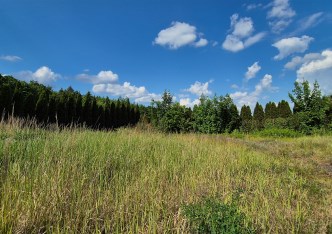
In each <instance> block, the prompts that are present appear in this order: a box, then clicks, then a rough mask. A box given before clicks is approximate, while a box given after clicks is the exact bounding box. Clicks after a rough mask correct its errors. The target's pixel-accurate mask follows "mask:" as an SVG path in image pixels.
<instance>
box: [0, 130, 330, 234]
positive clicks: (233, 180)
mask: <svg viewBox="0 0 332 234" xmlns="http://www.w3.org/2000/svg"><path fill="white" fill-rule="evenodd" d="M0 163H1V168H0V170H1V171H0V233H38V232H48V233H49V232H52V233H53V232H54V233H101V232H104V233H111V232H112V233H188V232H189V225H188V221H187V220H186V218H185V217H184V215H183V212H182V210H183V206H184V205H185V204H190V203H195V202H199V201H201V200H202V199H204V198H215V199H218V200H220V201H221V202H223V203H225V204H228V203H230V202H236V203H237V206H238V209H239V210H240V211H241V212H243V213H244V214H245V217H246V223H247V224H248V225H249V224H251V225H252V226H253V227H254V228H255V229H256V232H257V233H326V232H328V229H331V224H332V223H331V222H332V220H331V217H332V137H327V136H326V137H321V136H315V137H314V136H311V137H301V138H295V139H285V138H283V139H274V138H259V137H249V136H247V137H245V138H244V139H236V138H231V137H226V136H207V135H165V134H159V133H154V132H141V131H138V130H135V129H120V130H119V131H116V132H95V131H90V130H84V129H76V130H75V129H74V130H70V129H68V130H63V131H59V130H52V131H51V130H42V129H38V128H32V127H31V128H20V127H19V126H18V124H0ZM329 226H330V227H329Z"/></svg>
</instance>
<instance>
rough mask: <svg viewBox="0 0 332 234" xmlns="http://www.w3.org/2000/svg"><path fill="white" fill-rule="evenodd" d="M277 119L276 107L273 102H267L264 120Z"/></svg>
mask: <svg viewBox="0 0 332 234" xmlns="http://www.w3.org/2000/svg"><path fill="white" fill-rule="evenodd" d="M277 117H278V110H277V106H276V104H275V103H274V102H268V103H266V105H265V119H275V118H277Z"/></svg>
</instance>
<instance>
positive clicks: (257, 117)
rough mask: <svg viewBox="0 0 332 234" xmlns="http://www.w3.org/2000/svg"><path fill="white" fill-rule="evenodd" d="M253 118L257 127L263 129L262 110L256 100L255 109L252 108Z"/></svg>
mask: <svg viewBox="0 0 332 234" xmlns="http://www.w3.org/2000/svg"><path fill="white" fill-rule="evenodd" d="M253 119H254V121H255V125H256V128H257V129H259V130H260V129H263V128H264V110H263V107H262V105H261V104H259V103H258V102H257V103H256V106H255V109H254V115H253Z"/></svg>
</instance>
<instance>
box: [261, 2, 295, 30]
mask: <svg viewBox="0 0 332 234" xmlns="http://www.w3.org/2000/svg"><path fill="white" fill-rule="evenodd" d="M295 15H296V12H295V11H294V10H293V9H292V8H291V6H290V5H289V2H288V0H274V1H273V3H272V8H271V10H270V11H269V12H268V13H267V18H268V19H269V25H270V26H271V30H272V32H273V33H280V32H282V31H283V30H285V28H287V27H288V25H289V24H290V23H291V22H292V21H293V20H292V18H293V17H294V16H295Z"/></svg>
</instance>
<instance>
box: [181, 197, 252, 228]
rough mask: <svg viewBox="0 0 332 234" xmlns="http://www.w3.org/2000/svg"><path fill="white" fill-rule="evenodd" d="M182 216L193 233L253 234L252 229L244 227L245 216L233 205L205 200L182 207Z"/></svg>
mask: <svg viewBox="0 0 332 234" xmlns="http://www.w3.org/2000/svg"><path fill="white" fill-rule="evenodd" d="M184 215H185V216H186V217H187V219H188V221H189V224H190V228H191V232H193V233H215V234H217V233H234V234H235V233H254V229H253V228H252V227H250V226H249V227H247V226H246V225H245V215H244V214H243V213H241V212H239V211H238V209H237V207H236V205H235V204H234V203H231V204H223V203H221V202H219V201H217V200H212V199H206V200H203V201H202V202H200V203H197V204H189V205H186V206H184Z"/></svg>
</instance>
